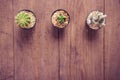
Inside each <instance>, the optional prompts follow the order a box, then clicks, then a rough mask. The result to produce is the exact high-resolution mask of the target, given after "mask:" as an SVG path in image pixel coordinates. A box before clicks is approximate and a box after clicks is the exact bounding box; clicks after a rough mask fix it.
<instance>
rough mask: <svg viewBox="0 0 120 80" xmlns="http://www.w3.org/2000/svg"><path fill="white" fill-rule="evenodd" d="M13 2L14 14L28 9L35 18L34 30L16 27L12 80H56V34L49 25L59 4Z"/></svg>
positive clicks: (42, 0)
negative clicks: (13, 77)
mask: <svg viewBox="0 0 120 80" xmlns="http://www.w3.org/2000/svg"><path fill="white" fill-rule="evenodd" d="M13 1H14V14H17V12H18V11H19V10H21V9H30V10H32V11H33V12H34V13H35V15H36V16H37V23H36V26H35V28H33V29H30V30H22V29H20V28H19V27H18V26H17V25H16V24H15V27H14V42H15V43H14V45H15V80H58V76H59V74H58V70H59V69H58V66H59V64H58V63H59V62H58V30H57V29H54V28H53V27H52V24H51V21H50V20H51V15H52V12H53V11H54V10H56V8H57V6H58V3H57V2H56V0H49V1H45V0H29V1H27V0H13ZM53 5H54V6H53Z"/></svg>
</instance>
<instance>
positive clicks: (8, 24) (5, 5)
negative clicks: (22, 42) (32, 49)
mask: <svg viewBox="0 0 120 80" xmlns="http://www.w3.org/2000/svg"><path fill="white" fill-rule="evenodd" d="M8 13H9V14H8ZM13 79H14V64H13V12H12V0H9V1H7V0H0V80H13Z"/></svg>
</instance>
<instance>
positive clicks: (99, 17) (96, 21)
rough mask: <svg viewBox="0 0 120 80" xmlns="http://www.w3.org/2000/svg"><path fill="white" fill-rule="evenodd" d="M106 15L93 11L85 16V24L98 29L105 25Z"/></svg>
mask: <svg viewBox="0 0 120 80" xmlns="http://www.w3.org/2000/svg"><path fill="white" fill-rule="evenodd" d="M105 19H106V15H104V14H103V13H102V12H100V11H93V12H91V13H90V14H89V16H88V18H87V24H88V26H89V27H90V28H91V29H94V30H98V29H100V28H101V27H103V26H105Z"/></svg>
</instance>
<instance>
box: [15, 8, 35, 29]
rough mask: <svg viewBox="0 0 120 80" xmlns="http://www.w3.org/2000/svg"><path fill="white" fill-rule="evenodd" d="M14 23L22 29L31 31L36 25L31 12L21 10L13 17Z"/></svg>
mask: <svg viewBox="0 0 120 80" xmlns="http://www.w3.org/2000/svg"><path fill="white" fill-rule="evenodd" d="M15 22H16V23H17V25H18V26H19V27H20V28H22V29H31V28H33V27H34V26H35V24H36V16H35V14H34V13H33V12H32V11H31V10H26V9H24V10H21V11H19V12H18V14H17V15H16V16H15Z"/></svg>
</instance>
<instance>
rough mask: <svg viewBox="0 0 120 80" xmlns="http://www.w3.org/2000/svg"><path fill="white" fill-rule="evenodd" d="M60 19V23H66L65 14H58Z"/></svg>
mask: <svg viewBox="0 0 120 80" xmlns="http://www.w3.org/2000/svg"><path fill="white" fill-rule="evenodd" d="M58 21H59V23H64V22H65V16H63V15H60V16H58Z"/></svg>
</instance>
